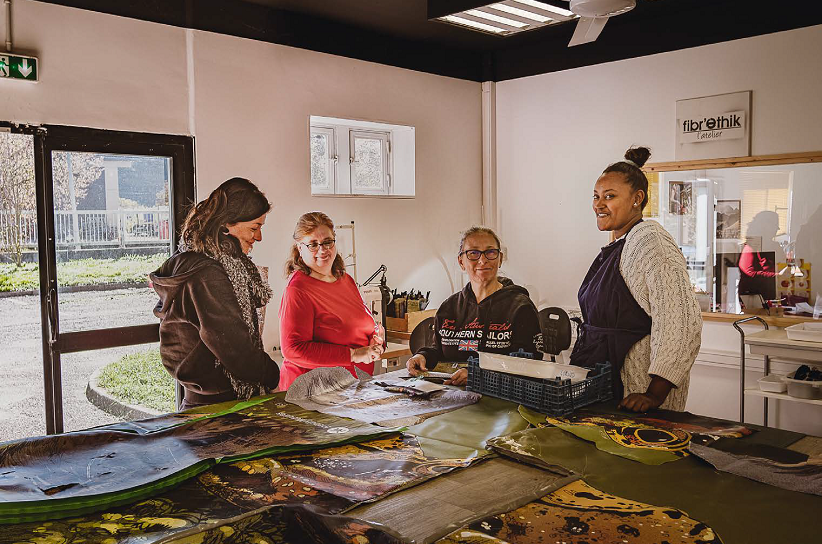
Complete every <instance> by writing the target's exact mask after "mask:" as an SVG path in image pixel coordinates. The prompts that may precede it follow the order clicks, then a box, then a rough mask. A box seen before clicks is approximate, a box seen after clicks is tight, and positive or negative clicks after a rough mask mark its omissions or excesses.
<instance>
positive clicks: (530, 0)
mask: <svg viewBox="0 0 822 544" xmlns="http://www.w3.org/2000/svg"><path fill="white" fill-rule="evenodd" d="M514 2H516V3H518V4H525V5H526V6H531V7H532V8H539V9H544V10H545V11H550V12H553V13H558V14H559V15H565V16H566V17H574V12H573V11H568V10H567V9H562V8H558V7H556V6H552V5H551V4H546V3H545V2H537V1H536V0H514Z"/></svg>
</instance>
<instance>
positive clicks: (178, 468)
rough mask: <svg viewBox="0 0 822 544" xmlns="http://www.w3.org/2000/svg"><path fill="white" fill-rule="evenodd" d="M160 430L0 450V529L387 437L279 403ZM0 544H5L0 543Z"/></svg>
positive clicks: (76, 435) (80, 435)
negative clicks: (291, 455)
mask: <svg viewBox="0 0 822 544" xmlns="http://www.w3.org/2000/svg"><path fill="white" fill-rule="evenodd" d="M210 408H211V409H212V410H213V412H212V413H206V414H203V415H200V416H199V417H196V418H194V419H190V418H182V420H180V419H178V418H169V417H168V416H162V417H161V418H160V419H161V421H162V422H164V423H165V425H150V424H145V423H143V424H141V423H137V424H134V425H130V424H126V423H119V424H116V425H112V426H111V427H97V428H94V429H89V430H86V431H79V432H73V433H67V434H61V435H53V436H45V437H39V438H31V439H27V440H20V441H17V442H10V443H8V444H6V445H3V446H2V447H0V524H3V523H18V522H25V521H34V520H42V519H54V518H60V517H65V516H71V515H76V514H80V513H86V512H94V511H97V510H100V509H102V508H109V507H112V506H117V505H123V504H130V503H134V502H135V501H138V500H141V499H145V498H147V497H151V496H154V495H156V494H158V493H161V492H162V491H164V490H166V489H169V488H172V487H174V486H176V485H178V484H179V483H180V482H182V481H185V480H187V479H189V478H192V477H195V476H197V475H198V474H200V473H202V472H204V471H206V470H208V469H209V468H211V467H213V466H215V465H217V464H218V463H230V462H233V461H238V460H242V459H253V458H255V457H262V456H265V455H272V454H277V453H285V452H297V451H305V450H311V449H317V448H320V447H327V446H329V445H334V444H345V443H349V442H361V441H364V440H369V439H374V438H377V437H380V436H383V435H387V434H389V431H388V430H387V429H381V428H379V427H375V426H373V425H367V424H364V423H360V422H358V421H352V420H350V419H342V418H340V417H337V416H333V415H328V414H320V413H317V412H312V411H308V410H304V409H302V408H300V407H299V406H295V405H293V404H289V403H286V402H284V401H283V395H282V394H279V395H275V396H272V397H267V398H262V399H256V400H253V401H250V402H243V403H225V404H224V405H215V406H213V407H210ZM0 541H3V539H2V538H0Z"/></svg>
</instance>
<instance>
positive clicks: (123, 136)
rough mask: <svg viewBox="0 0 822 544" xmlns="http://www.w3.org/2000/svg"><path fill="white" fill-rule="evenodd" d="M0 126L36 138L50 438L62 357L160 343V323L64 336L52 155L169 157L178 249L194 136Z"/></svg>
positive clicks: (192, 184) (57, 414) (191, 180)
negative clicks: (99, 154)
mask: <svg viewBox="0 0 822 544" xmlns="http://www.w3.org/2000/svg"><path fill="white" fill-rule="evenodd" d="M0 128H8V129H10V131H11V132H12V133H17V134H29V135H32V136H33V137H34V165H35V166H34V175H35V189H36V198H37V244H38V259H39V270H40V321H41V329H42V330H41V336H42V343H43V381H44V395H45V411H46V434H55V433H62V432H63V391H62V366H61V354H63V353H76V352H80V351H90V350H98V349H107V348H113V347H120V346H129V345H136V344H145V343H152V342H158V341H159V340H160V332H159V331H160V325H159V323H156V324H150V325H135V326H130V327H117V328H104V329H93V330H86V331H78V332H69V333H61V332H60V315H59V293H58V285H57V259H56V256H57V248H56V242H55V231H54V228H55V227H54V195H53V191H52V187H53V179H52V152H54V151H63V152H86V153H113V154H123V155H142V156H162V157H171V170H170V174H171V176H170V177H171V179H170V180H169V183H170V188H169V189H170V193H169V208H170V210H169V212H170V216H171V218H172V219H173V225H174V228H173V229H172V230H171V232H170V234H171V247H172V248H175V247H177V243H178V241H179V235H180V230H181V227H182V224H183V221H184V220H185V215H186V213H187V212H188V210H189V208H190V207H191V205H193V204H194V202H195V195H196V180H195V156H194V137H193V136H183V135H168V134H152V133H144V132H126V131H116V130H104V129H93V128H83V127H70V126H64V125H21V124H14V123H7V122H0Z"/></svg>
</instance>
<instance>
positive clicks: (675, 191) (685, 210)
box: [668, 181, 694, 215]
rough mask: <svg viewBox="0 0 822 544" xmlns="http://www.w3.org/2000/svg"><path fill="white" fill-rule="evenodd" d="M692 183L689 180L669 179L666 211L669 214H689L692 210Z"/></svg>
mask: <svg viewBox="0 0 822 544" xmlns="http://www.w3.org/2000/svg"><path fill="white" fill-rule="evenodd" d="M693 195H694V191H693V183H691V182H690V181H671V182H669V184H668V213H670V214H671V215H689V214H691V212H692V210H693Z"/></svg>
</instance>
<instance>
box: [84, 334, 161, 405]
mask: <svg viewBox="0 0 822 544" xmlns="http://www.w3.org/2000/svg"><path fill="white" fill-rule="evenodd" d="M98 385H99V386H100V387H102V388H103V389H105V390H106V391H107V392H108V394H109V395H111V396H112V397H114V398H116V399H117V400H119V401H121V402H123V403H126V404H137V405H140V406H146V407H149V408H153V409H154V410H159V411H161V412H173V411H174V410H175V406H174V379H173V378H172V377H171V376H170V375H169V373H168V372H167V371H166V369H165V367H164V366H163V363H162V361H161V360H160V350H159V348H153V349H149V350H146V351H143V352H140V353H135V354H132V355H126V356H124V357H122V358H121V359H120V360H118V361H115V362H113V363H110V364H109V365H107V366H106V367H105V368H103V370H102V372H100V378H99V380H98Z"/></svg>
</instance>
